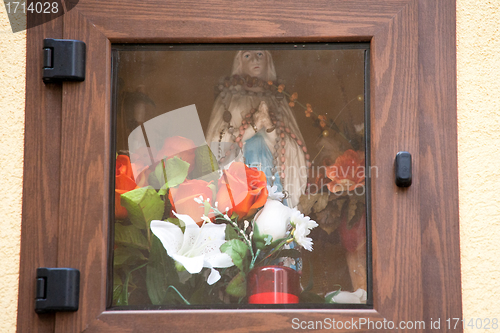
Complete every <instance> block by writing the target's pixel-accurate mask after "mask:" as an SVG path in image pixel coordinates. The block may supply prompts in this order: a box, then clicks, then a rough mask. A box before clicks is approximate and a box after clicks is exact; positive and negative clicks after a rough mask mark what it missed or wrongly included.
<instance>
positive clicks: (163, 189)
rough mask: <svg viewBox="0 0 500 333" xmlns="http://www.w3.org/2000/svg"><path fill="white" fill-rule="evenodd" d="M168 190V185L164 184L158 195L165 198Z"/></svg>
mask: <svg viewBox="0 0 500 333" xmlns="http://www.w3.org/2000/svg"><path fill="white" fill-rule="evenodd" d="M168 189H169V187H168V184H163V186H162V187H161V188H160V189H159V190H158V194H159V195H164V196H165V195H167V193H168Z"/></svg>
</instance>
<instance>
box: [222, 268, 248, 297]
mask: <svg viewBox="0 0 500 333" xmlns="http://www.w3.org/2000/svg"><path fill="white" fill-rule="evenodd" d="M226 292H227V293H228V294H229V295H232V296H236V297H245V295H246V294H247V284H246V278H245V274H243V272H239V273H238V275H236V276H235V277H234V278H233V279H232V280H231V281H230V282H229V284H228V285H227V287H226Z"/></svg>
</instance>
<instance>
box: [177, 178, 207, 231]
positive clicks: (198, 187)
mask: <svg viewBox="0 0 500 333" xmlns="http://www.w3.org/2000/svg"><path fill="white" fill-rule="evenodd" d="M209 184H210V183H208V182H206V181H204V180H199V179H190V180H185V181H184V182H183V183H182V184H180V185H179V186H177V187H174V188H171V189H170V191H169V194H168V199H169V200H170V203H171V204H172V208H173V210H174V211H175V212H176V213H177V214H186V215H189V216H191V218H192V219H193V220H194V221H195V222H196V223H197V224H198V225H200V226H201V224H202V223H203V220H202V218H201V217H202V216H203V213H204V207H203V205H201V204H199V203H197V202H196V201H194V198H197V197H199V196H200V195H201V196H203V199H204V200H206V199H207V198H209V199H210V202H211V203H212V190H211V189H210V187H208V185H209ZM212 215H213V214H212ZM209 217H211V216H210V215H209Z"/></svg>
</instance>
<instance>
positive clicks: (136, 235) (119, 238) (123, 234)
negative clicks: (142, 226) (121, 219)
mask: <svg viewBox="0 0 500 333" xmlns="http://www.w3.org/2000/svg"><path fill="white" fill-rule="evenodd" d="M115 244H118V245H125V246H128V247H133V248H136V249H141V250H145V249H149V243H148V240H147V239H146V237H145V236H144V234H143V232H142V231H141V230H139V229H137V228H136V227H135V226H133V225H128V226H124V225H122V224H120V223H115Z"/></svg>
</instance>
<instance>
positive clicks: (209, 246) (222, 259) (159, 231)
mask: <svg viewBox="0 0 500 333" xmlns="http://www.w3.org/2000/svg"><path fill="white" fill-rule="evenodd" d="M174 214H175V216H177V218H179V220H181V221H182V222H184V224H185V226H186V229H185V231H184V234H183V233H182V230H181V228H179V227H178V226H176V225H175V224H173V223H170V222H164V221H151V231H152V232H153V233H154V234H155V235H156V237H158V238H159V239H160V241H161V243H162V244H163V247H164V248H165V250H167V254H168V255H169V256H170V257H172V259H174V260H175V261H177V262H178V263H180V264H181V265H183V266H184V268H185V269H186V270H187V271H188V272H189V273H191V274H196V273H199V272H200V271H201V270H202V268H203V267H207V268H210V269H211V272H210V276H209V277H208V280H207V283H208V284H210V285H211V284H214V283H215V282H217V281H218V280H219V279H220V273H219V272H218V271H217V270H215V269H214V267H216V268H224V267H231V266H233V265H234V264H233V261H232V260H231V257H230V256H229V255H227V254H226V253H222V252H221V251H220V247H221V245H222V244H224V243H225V242H226V240H225V230H226V224H213V223H204V224H203V225H202V227H199V226H198V225H197V224H196V222H195V221H194V220H193V219H192V218H191V217H190V216H189V215H183V214H176V213H175V212H174Z"/></svg>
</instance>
